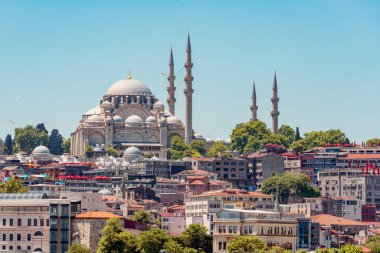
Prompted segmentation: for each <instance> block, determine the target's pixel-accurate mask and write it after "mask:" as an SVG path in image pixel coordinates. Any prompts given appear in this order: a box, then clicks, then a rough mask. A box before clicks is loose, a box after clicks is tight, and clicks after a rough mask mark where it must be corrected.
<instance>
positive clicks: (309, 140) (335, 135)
mask: <svg viewBox="0 0 380 253" xmlns="http://www.w3.org/2000/svg"><path fill="white" fill-rule="evenodd" d="M346 139H347V137H346V135H345V134H344V133H343V132H342V131H340V130H337V129H330V130H327V131H313V132H310V133H305V136H304V138H303V139H300V140H297V141H295V142H293V143H292V145H291V148H292V149H293V150H298V151H300V150H302V151H303V150H309V149H313V148H316V147H322V146H323V145H327V144H331V145H334V144H336V143H339V144H346Z"/></svg>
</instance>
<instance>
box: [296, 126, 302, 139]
mask: <svg viewBox="0 0 380 253" xmlns="http://www.w3.org/2000/svg"><path fill="white" fill-rule="evenodd" d="M300 139H301V135H300V130H299V128H298V127H296V136H295V140H296V141H298V140H300Z"/></svg>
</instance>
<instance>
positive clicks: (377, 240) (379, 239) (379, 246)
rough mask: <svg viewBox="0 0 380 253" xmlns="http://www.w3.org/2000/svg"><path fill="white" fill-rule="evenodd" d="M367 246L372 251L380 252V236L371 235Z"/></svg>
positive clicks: (373, 252)
mask: <svg viewBox="0 0 380 253" xmlns="http://www.w3.org/2000/svg"><path fill="white" fill-rule="evenodd" d="M366 247H367V248H369V249H370V250H371V252H372V253H380V236H378V235H375V236H370V237H369V238H368V241H367V244H366Z"/></svg>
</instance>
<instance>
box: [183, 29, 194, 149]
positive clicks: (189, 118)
mask: <svg viewBox="0 0 380 253" xmlns="http://www.w3.org/2000/svg"><path fill="white" fill-rule="evenodd" d="M185 68H186V76H185V78H184V80H185V83H186V86H185V89H184V90H183V92H184V93H185V143H190V142H191V140H192V139H193V92H194V90H193V87H192V85H193V79H194V78H193V76H192V75H191V69H192V68H193V63H192V62H191V45H190V35H189V34H188V35H187V47H186V63H185Z"/></svg>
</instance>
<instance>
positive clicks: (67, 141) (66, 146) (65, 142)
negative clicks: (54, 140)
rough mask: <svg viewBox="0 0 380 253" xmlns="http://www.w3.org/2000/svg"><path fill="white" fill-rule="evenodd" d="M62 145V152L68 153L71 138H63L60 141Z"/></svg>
mask: <svg viewBox="0 0 380 253" xmlns="http://www.w3.org/2000/svg"><path fill="white" fill-rule="evenodd" d="M62 147H63V152H65V153H67V154H70V148H71V138H67V139H64V140H63V143H62Z"/></svg>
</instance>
